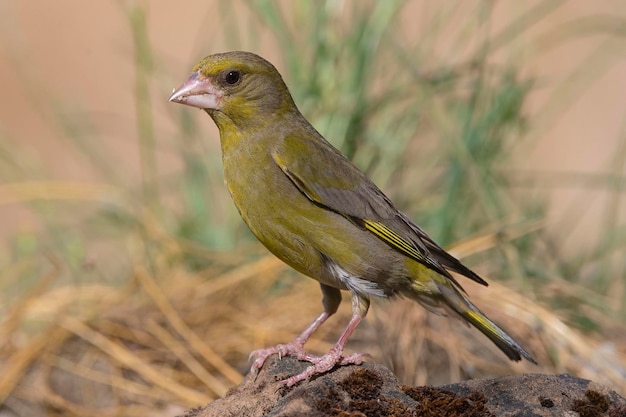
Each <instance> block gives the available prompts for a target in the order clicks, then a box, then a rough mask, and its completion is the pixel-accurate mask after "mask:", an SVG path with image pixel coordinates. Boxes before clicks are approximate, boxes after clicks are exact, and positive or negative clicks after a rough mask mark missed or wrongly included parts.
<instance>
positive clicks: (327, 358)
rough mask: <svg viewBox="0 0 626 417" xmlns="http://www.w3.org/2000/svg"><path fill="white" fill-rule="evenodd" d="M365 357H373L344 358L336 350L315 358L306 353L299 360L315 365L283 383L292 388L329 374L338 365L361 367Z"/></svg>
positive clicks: (363, 355)
mask: <svg viewBox="0 0 626 417" xmlns="http://www.w3.org/2000/svg"><path fill="white" fill-rule="evenodd" d="M365 357H371V355H370V354H369V353H354V354H352V355H350V356H343V355H342V352H341V351H339V350H336V349H334V348H333V349H331V350H330V352H328V353H327V354H325V355H323V356H313V355H309V354H306V353H305V354H304V356H303V357H302V358H298V359H301V360H306V361H308V362H311V363H312V364H313V365H311V366H309V367H308V368H306V369H305V370H304V371H303V372H301V373H299V374H298V375H294V376H292V377H289V378H287V379H284V380H282V381H281V383H282V384H284V385H286V386H288V387H291V386H294V385H296V384H297V383H298V382H300V381H304V380H305V379H308V378H310V377H312V376H313V375H317V374H323V373H324V372H328V371H330V370H331V369H333V368H334V367H335V366H337V365H349V364H354V365H360V364H361V363H363V358H365Z"/></svg>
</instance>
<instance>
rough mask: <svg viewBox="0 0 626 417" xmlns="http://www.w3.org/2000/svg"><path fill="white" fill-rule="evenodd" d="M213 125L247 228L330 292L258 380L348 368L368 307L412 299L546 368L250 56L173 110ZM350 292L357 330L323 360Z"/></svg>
mask: <svg viewBox="0 0 626 417" xmlns="http://www.w3.org/2000/svg"><path fill="white" fill-rule="evenodd" d="M169 100H170V101H172V102H176V103H181V104H186V105H189V106H192V107H197V108H199V109H202V110H204V111H205V112H206V113H208V115H209V116H211V118H212V119H213V121H214V122H215V124H216V125H217V127H218V129H219V132H220V142H221V148H222V161H223V168H224V179H225V183H226V186H227V188H228V191H229V192H230V195H231V197H232V199H233V202H234V203H235V206H236V207H237V209H238V210H239V213H240V214H241V217H242V218H243V220H244V221H245V223H246V224H247V225H248V227H249V228H250V230H251V231H252V233H253V234H254V235H255V236H256V237H257V238H258V239H259V241H261V243H262V244H263V245H265V247H266V248H267V249H269V251H270V252H272V253H273V254H274V255H276V256H277V257H278V258H280V259H281V260H282V261H284V262H285V263H286V264H288V265H289V266H291V267H292V268H294V269H295V270H297V271H299V272H301V273H303V274H304V275H307V276H309V277H311V278H313V279H315V280H317V281H318V282H319V283H320V286H321V289H322V294H323V300H322V304H323V307H324V311H323V312H322V313H321V314H320V315H319V316H318V317H317V318H316V319H315V320H314V321H313V322H312V323H311V324H310V325H309V326H308V327H307V328H306V329H305V330H304V331H303V332H302V334H300V335H299V336H298V337H297V338H296V339H294V340H293V341H291V342H290V343H287V344H282V345H278V346H275V347H270V348H265V349H260V350H256V351H254V352H252V353H251V357H256V359H255V361H254V362H253V364H252V371H257V370H258V369H260V368H261V367H262V366H263V363H264V362H265V360H266V359H267V358H268V357H269V356H270V355H273V354H278V355H279V357H282V356H287V355H289V356H294V357H297V358H298V359H300V360H304V361H309V362H311V365H310V366H309V367H307V368H306V369H305V370H304V371H303V372H302V373H300V374H298V375H294V376H292V377H290V378H287V379H286V380H284V381H283V382H284V383H285V384H286V385H288V386H292V385H294V384H296V383H298V382H299V381H303V380H305V379H307V378H309V377H311V376H313V375H316V374H320V373H324V372H327V371H329V370H330V369H332V368H333V367H334V366H337V365H344V364H359V363H361V362H362V360H363V358H364V356H365V355H366V354H361V353H356V354H352V355H349V356H343V350H344V346H345V344H346V342H347V340H348V338H349V337H350V335H351V334H352V332H353V331H354V330H355V328H356V327H357V325H358V324H359V322H361V320H362V319H363V318H364V317H365V315H366V314H367V311H368V308H369V305H370V297H372V296H375V297H383V298H393V297H398V296H404V297H407V298H410V299H412V300H415V301H417V302H419V303H420V304H422V305H423V306H425V307H426V308H428V309H429V310H435V311H439V310H441V309H443V310H447V311H449V312H451V313H452V314H453V315H456V316H459V317H460V318H462V319H464V320H465V321H467V322H468V323H470V324H472V325H473V326H474V327H476V328H477V329H478V330H480V331H481V332H482V333H484V334H485V335H486V336H487V337H488V338H489V339H491V340H492V341H493V342H494V343H495V344H496V346H498V347H499V348H500V349H501V350H502V351H503V352H504V353H505V354H506V355H507V356H508V357H509V358H510V359H512V360H514V361H519V360H521V358H522V357H524V358H526V359H527V360H529V361H531V362H533V363H536V362H535V360H534V359H533V357H532V356H531V355H530V354H529V353H528V352H526V350H524V349H523V348H522V347H521V346H520V345H519V344H518V343H517V342H516V341H515V340H513V338H512V337H511V336H509V335H508V334H507V333H506V332H505V331H504V330H502V329H501V328H500V327H498V326H497V325H496V324H495V323H494V322H492V321H491V320H490V319H488V318H487V317H486V316H485V315H484V314H483V313H482V312H481V311H480V310H479V309H478V308H477V307H476V306H474V305H473V304H472V303H471V302H470V300H469V299H468V297H467V295H466V294H465V292H464V290H463V289H462V287H461V285H460V284H459V283H458V282H457V280H456V279H455V278H454V277H453V276H452V275H451V273H450V271H452V272H456V273H458V274H460V275H463V276H465V277H467V278H469V279H471V280H473V281H476V282H478V283H480V284H483V285H487V283H486V282H485V281H484V280H483V279H482V278H480V277H479V276H478V275H477V274H476V273H474V272H473V271H471V270H470V269H469V268H467V267H466V266H464V265H463V264H462V263H461V262H460V261H459V260H457V259H456V258H454V257H453V256H452V255H450V254H449V253H448V252H446V251H445V250H444V249H442V248H441V247H440V246H439V245H438V244H437V243H435V241H433V240H432V239H431V238H430V237H429V236H428V235H427V234H426V233H425V232H424V231H423V230H422V229H421V228H420V227H419V226H417V225H416V224H415V223H414V222H413V221H411V219H409V218H408V217H407V216H406V215H404V214H403V213H402V212H400V211H399V210H398V209H397V208H396V207H395V206H394V205H393V203H392V202H391V200H390V199H389V198H387V196H386V195H385V194H384V193H383V192H382V191H381V190H380V189H379V188H378V187H377V186H376V185H375V184H374V183H373V182H372V181H371V180H370V179H369V178H368V177H367V176H366V175H365V174H364V173H363V172H362V171H361V170H359V169H358V168H357V167H356V166H355V165H353V164H352V163H351V162H350V161H349V160H348V159H347V158H346V157H345V156H344V155H343V154H341V152H339V151H338V150H337V149H336V148H334V147H333V146H332V145H331V144H330V143H329V142H328V141H326V139H324V138H323V137H322V135H320V134H319V133H318V132H317V131H316V130H315V128H314V127H313V126H311V124H310V123H309V122H308V121H307V120H306V119H305V118H304V116H303V115H302V114H301V113H300V111H299V110H298V108H297V107H296V105H295V103H294V101H293V99H292V97H291V95H290V93H289V90H288V89H287V86H286V85H285V83H284V81H283V79H282V77H281V76H280V74H279V73H278V71H277V70H276V68H275V67H274V66H273V65H272V64H271V63H269V62H268V61H266V60H265V59H263V58H261V57H259V56H257V55H255V54H253V53H249V52H240V51H235V52H227V53H221V54H215V55H211V56H208V57H206V58H204V59H202V60H201V61H200V62H199V63H198V64H197V65H196V66H195V67H194V68H193V70H192V74H191V76H190V77H189V79H187V81H185V82H184V83H183V84H182V85H181V86H180V87H179V88H177V89H175V90H174V91H173V93H172V95H171V97H170V99H169ZM341 290H348V291H350V294H351V297H352V318H351V319H350V322H349V323H348V325H347V327H346V328H345V330H344V332H343V333H342V334H341V336H340V337H339V340H338V341H337V342H336V344H335V345H334V346H333V347H332V348H331V349H330V351H329V352H328V353H326V354H325V355H323V356H319V357H317V356H313V355H310V354H308V353H306V352H305V350H304V344H305V343H306V341H307V340H308V339H309V337H310V336H311V335H312V334H313V332H315V331H316V330H317V329H318V328H319V327H320V326H321V325H322V324H323V323H324V322H325V321H326V320H327V319H328V317H330V316H331V315H332V314H334V313H335V312H336V311H337V308H338V306H339V303H340V301H341Z"/></svg>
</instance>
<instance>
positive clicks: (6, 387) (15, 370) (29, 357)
mask: <svg viewBox="0 0 626 417" xmlns="http://www.w3.org/2000/svg"><path fill="white" fill-rule="evenodd" d="M66 335H67V331H66V330H65V329H61V328H59V327H57V326H51V327H50V328H48V329H47V330H46V331H44V332H41V333H40V334H38V335H37V336H35V337H34V338H33V339H32V340H31V341H30V343H29V344H28V345H27V346H24V347H21V348H20V349H16V350H15V351H14V353H13V354H12V355H11V356H10V357H9V358H8V359H7V361H6V365H5V367H4V368H3V369H2V371H1V373H2V378H0V404H2V403H3V402H4V400H5V399H6V398H7V396H9V395H10V394H11V391H12V390H13V389H14V388H15V387H16V386H17V384H19V382H20V381H21V379H22V377H23V376H24V375H25V374H26V373H27V371H28V368H29V366H30V365H31V364H32V363H33V362H35V361H37V360H38V358H39V357H40V356H41V354H42V352H43V351H44V350H46V349H50V348H51V347H53V346H54V345H56V344H59V343H60V342H61V341H62V340H64V339H65V337H66Z"/></svg>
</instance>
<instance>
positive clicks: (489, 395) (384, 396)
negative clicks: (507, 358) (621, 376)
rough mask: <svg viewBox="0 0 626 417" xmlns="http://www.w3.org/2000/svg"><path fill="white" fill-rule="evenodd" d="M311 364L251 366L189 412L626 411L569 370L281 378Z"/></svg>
mask: <svg viewBox="0 0 626 417" xmlns="http://www.w3.org/2000/svg"><path fill="white" fill-rule="evenodd" d="M308 365H309V364H308V363H307V362H301V361H298V360H297V359H294V358H289V357H286V358H283V359H282V360H279V359H278V358H277V357H276V356H274V357H271V358H270V359H269V360H268V361H267V362H266V363H265V366H264V367H263V369H261V370H260V372H259V373H258V375H253V374H248V375H247V376H246V377H245V378H244V380H243V381H242V382H241V384H240V385H239V386H238V387H236V388H233V389H231V390H230V391H229V392H228V393H227V394H226V395H225V396H224V398H221V399H219V400H216V401H214V402H212V403H211V404H209V405H207V406H205V407H201V408H196V409H193V410H189V411H187V412H186V413H185V414H184V416H183V417H214V416H215V417H217V416H219V417H228V416H239V417H256V416H268V417H287V416H289V417H296V416H313V417H315V416H341V417H365V416H427V417H439V416H443V417H445V416H450V417H453V416H454V417H479V416H520V417H523V416H529V417H530V416H559V417H562V416H571V417H577V416H581V417H599V416H607V417H626V400H625V399H624V398H623V397H620V396H619V395H618V394H616V393H615V392H614V391H611V390H609V389H607V388H605V387H603V386H600V385H598V384H595V383H593V382H591V381H588V380H584V379H580V378H575V377H572V376H569V375H542V374H526V375H513V376H508V377H503V378H494V379H484V380H472V381H465V382H461V383H458V384H450V385H445V386H443V387H410V386H406V385H400V384H399V383H398V380H397V378H396V377H395V375H394V374H393V373H392V372H391V371H390V370H389V369H388V368H386V367H384V366H382V365H377V364H371V363H364V364H362V365H358V366H356V365H349V366H340V367H336V368H335V369H333V370H332V371H330V372H327V373H325V374H323V375H320V376H318V377H316V378H313V379H311V380H309V381H305V382H302V383H300V384H298V385H296V386H294V387H291V388H287V387H285V386H283V385H282V384H280V381H281V380H283V379H285V378H287V377H289V376H291V375H294V374H297V373H299V372H301V371H302V370H304V368H306V367H307V366H308Z"/></svg>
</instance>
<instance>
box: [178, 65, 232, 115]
mask: <svg viewBox="0 0 626 417" xmlns="http://www.w3.org/2000/svg"><path fill="white" fill-rule="evenodd" d="M223 96H224V92H223V91H222V90H219V89H217V88H215V86H214V85H213V84H211V81H209V79H208V78H206V77H205V76H203V75H202V74H200V72H199V71H196V72H194V73H193V74H191V76H190V77H189V78H188V79H187V81H185V82H184V83H183V84H182V85H181V86H180V87H178V88H177V89H175V90H174V91H172V95H171V96H170V98H169V101H173V102H174V103H180V104H186V105H188V106H192V107H197V108H199V109H213V110H218V109H219V105H220V101H221V99H222V97H223Z"/></svg>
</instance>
